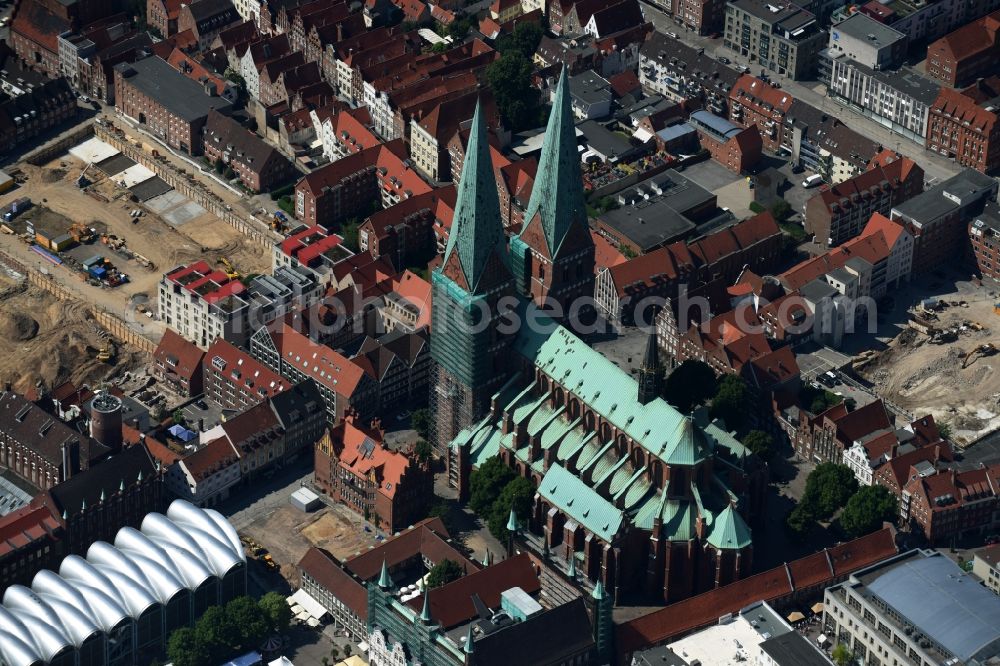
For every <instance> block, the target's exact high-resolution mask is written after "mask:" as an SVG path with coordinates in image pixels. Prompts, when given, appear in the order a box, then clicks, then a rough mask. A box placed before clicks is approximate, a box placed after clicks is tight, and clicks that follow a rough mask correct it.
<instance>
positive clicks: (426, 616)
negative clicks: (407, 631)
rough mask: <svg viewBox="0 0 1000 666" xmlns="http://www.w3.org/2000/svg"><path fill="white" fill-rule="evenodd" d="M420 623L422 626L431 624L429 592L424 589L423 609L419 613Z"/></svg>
mask: <svg viewBox="0 0 1000 666" xmlns="http://www.w3.org/2000/svg"><path fill="white" fill-rule="evenodd" d="M420 621H421V622H423V623H424V624H430V623H431V622H433V620H432V618H431V591H430V589H428V588H426V587H425V588H424V608H423V610H421V611H420Z"/></svg>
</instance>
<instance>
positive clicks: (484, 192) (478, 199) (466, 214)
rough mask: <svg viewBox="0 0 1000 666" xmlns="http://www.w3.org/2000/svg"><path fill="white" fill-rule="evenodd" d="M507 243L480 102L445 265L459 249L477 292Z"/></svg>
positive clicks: (470, 133) (466, 154)
mask: <svg viewBox="0 0 1000 666" xmlns="http://www.w3.org/2000/svg"><path fill="white" fill-rule="evenodd" d="M504 244H505V238H504V232H503V223H502V222H501V221H500V199H499V197H498V196H497V184H496V176H495V175H494V172H493V161H492V159H491V158H490V147H489V141H488V139H487V138H486V122H485V121H484V120H483V115H482V107H481V105H480V104H478V103H477V104H476V113H475V115H473V116H472V127H471V128H470V131H469V146H468V148H467V149H466V151H465V162H464V163H463V164H462V180H461V182H459V184H458V195H457V199H456V202H455V215H454V217H453V218H452V223H451V233H450V234H449V236H448V247H447V248H446V249H445V253H444V264H445V265H446V264H447V263H448V260H449V259H450V258H451V255H452V253H454V252H458V259H459V262H460V263H461V266H462V272H463V273H464V274H465V279H466V282H468V285H469V292H470V293H476V291H477V287H478V285H479V280H480V278H481V277H482V276H483V275H484V274H485V273H486V271H487V263H488V262H489V258H490V253H491V252H493V251H494V250H496V249H497V248H502V247H503V246H504Z"/></svg>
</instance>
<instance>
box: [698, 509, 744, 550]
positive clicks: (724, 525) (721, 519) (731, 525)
mask: <svg viewBox="0 0 1000 666" xmlns="http://www.w3.org/2000/svg"><path fill="white" fill-rule="evenodd" d="M752 540H753V536H752V534H751V532H750V528H749V527H748V526H747V524H746V522H745V521H744V520H743V517H742V516H740V514H739V513H738V512H737V511H736V509H734V508H733V506H732V505H731V504H730V505H729V506H727V507H726V508H725V509H723V510H722V512H721V513H720V514H719V515H717V516H716V517H715V520H713V521H712V532H711V533H710V534H709V535H708V542H709V543H710V544H712V545H713V546H715V547H716V548H720V549H733V550H739V549H740V548H746V547H747V546H749V545H750V542H751V541H752Z"/></svg>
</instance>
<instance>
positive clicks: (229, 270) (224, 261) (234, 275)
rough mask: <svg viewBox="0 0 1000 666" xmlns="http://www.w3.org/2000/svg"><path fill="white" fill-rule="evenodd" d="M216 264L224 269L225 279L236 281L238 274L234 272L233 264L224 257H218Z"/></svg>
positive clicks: (236, 271)
mask: <svg viewBox="0 0 1000 666" xmlns="http://www.w3.org/2000/svg"><path fill="white" fill-rule="evenodd" d="M216 263H219V264H222V265H223V266H224V267H225V269H226V277H228V278H229V279H230V280H238V279H239V278H240V272H239V271H238V270H236V267H235V266H233V262H231V261H229V260H228V259H226V258H225V257H219V259H218V261H217V262H216Z"/></svg>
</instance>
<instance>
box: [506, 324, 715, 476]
mask: <svg viewBox="0 0 1000 666" xmlns="http://www.w3.org/2000/svg"><path fill="white" fill-rule="evenodd" d="M539 328H544V327H540V326H522V327H521V330H520V333H519V335H518V336H517V339H516V340H515V341H514V347H515V350H516V351H517V352H518V353H520V354H522V355H523V356H525V357H526V358H528V359H530V360H532V361H533V362H534V364H535V365H536V366H537V367H539V368H541V369H542V370H543V371H545V372H546V373H547V374H548V375H549V376H551V377H552V378H554V379H555V380H557V381H559V382H560V383H561V384H562V385H563V386H565V387H566V388H567V389H568V390H570V391H572V392H573V393H575V394H576V395H578V396H580V398H581V400H583V401H584V402H586V403H587V404H589V405H590V407H591V408H592V409H593V410H594V411H595V412H597V413H598V414H600V415H601V416H603V417H604V418H605V419H607V420H608V421H609V422H610V423H612V424H613V425H614V426H615V427H617V428H618V429H619V430H622V431H624V432H626V433H627V434H628V435H629V437H631V438H632V439H634V440H635V441H636V442H639V443H641V444H642V446H643V448H645V449H646V450H647V451H649V452H650V453H651V454H652V455H654V456H656V457H657V458H659V459H660V460H662V461H663V462H665V463H667V464H669V465H694V464H696V463H698V462H700V461H701V460H705V459H707V458H708V457H709V455H710V450H709V447H710V440H709V439H708V438H706V437H705V434H704V433H703V432H702V431H701V428H699V427H698V426H697V425H696V424H695V423H693V421H692V420H691V419H689V418H686V417H685V416H684V415H682V414H681V413H680V412H678V411H677V410H676V409H674V408H673V407H671V406H670V405H669V404H667V403H666V402H665V401H664V400H663V399H661V398H657V399H655V400H652V401H650V402H648V403H646V404H645V405H642V404H639V402H638V401H637V400H636V398H637V397H638V383H637V382H636V381H635V379H634V378H633V377H632V376H631V375H629V374H628V373H627V372H625V371H624V370H622V369H621V368H619V367H618V366H617V365H615V364H614V363H613V362H612V361H610V360H608V359H607V358H606V357H605V356H604V355H603V354H601V353H600V352H598V351H596V350H594V349H592V348H591V347H589V346H588V345H587V344H586V343H585V342H583V341H582V340H580V338H578V337H576V336H575V335H573V333H571V332H570V331H568V330H567V329H566V328H564V327H562V326H557V327H556V328H555V330H553V331H552V332H551V333H549V330H551V328H550V329H549V330H537V329H539ZM589 460H590V459H589V458H588V459H587V461H589ZM585 462H586V461H585Z"/></svg>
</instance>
